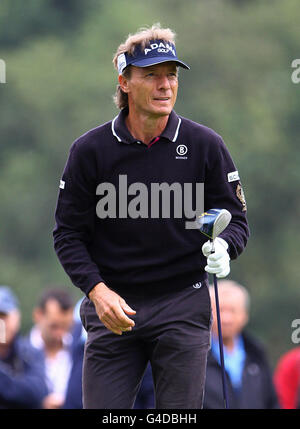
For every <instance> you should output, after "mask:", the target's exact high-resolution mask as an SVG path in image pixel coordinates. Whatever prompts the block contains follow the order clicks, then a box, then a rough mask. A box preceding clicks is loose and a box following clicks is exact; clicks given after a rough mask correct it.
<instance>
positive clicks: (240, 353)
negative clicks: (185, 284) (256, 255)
mask: <svg viewBox="0 0 300 429" xmlns="http://www.w3.org/2000/svg"><path fill="white" fill-rule="evenodd" d="M218 291H219V301H220V313H221V327H222V335H223V343H224V361H225V369H226V382H227V390H228V402H229V408H244V409H250V408H255V409H258V408H263V409H271V408H278V401H277V397H276V393H275V388H274V385H273V382H272V374H271V370H270V368H269V364H268V362H267V359H266V356H265V353H264V351H263V348H262V346H261V345H260V344H259V343H258V342H257V340H255V339H254V338H253V337H252V336H250V335H249V334H248V333H246V332H245V331H244V328H245V326H246V325H247V323H248V319H249V303H250V299H249V294H248V292H247V290H246V289H245V288H244V287H243V286H241V285H239V284H238V283H236V282H234V281H230V280H222V281H219V282H218ZM210 296H211V303H212V311H213V320H214V321H213V325H212V341H211V350H210V352H209V355H208V361H207V371H206V385H205V396H204V408H213V409H216V408H224V401H223V390H222V376H221V367H220V354H219V342H218V327H217V320H216V319H217V318H216V313H215V311H216V309H215V294H214V288H213V286H210Z"/></svg>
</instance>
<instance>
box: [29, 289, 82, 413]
mask: <svg viewBox="0 0 300 429" xmlns="http://www.w3.org/2000/svg"><path fill="white" fill-rule="evenodd" d="M73 307H74V304H73V299H72V297H71V296H70V294H69V293H68V292H67V291H66V290H64V289H63V288H58V287H55V288H52V287H51V288H47V289H45V290H44V291H43V294H42V296H41V297H40V300H39V302H38V305H37V306H36V307H35V308H34V311H33V318H34V321H35V324H34V326H33V327H32V329H31V332H30V335H29V338H30V342H31V344H32V346H34V347H35V348H36V349H38V350H40V351H41V352H42V356H43V362H44V365H45V380H46V383H47V386H48V390H49V394H48V395H47V396H46V397H45V398H44V400H43V408H46V409H55V408H79V409H80V408H82V361H83V353H84V341H82V339H81V330H82V324H81V322H78V321H77V322H76V321H75V320H74V313H73Z"/></svg>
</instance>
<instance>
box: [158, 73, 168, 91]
mask: <svg viewBox="0 0 300 429" xmlns="http://www.w3.org/2000/svg"><path fill="white" fill-rule="evenodd" d="M170 87H171V85H170V81H169V78H168V76H167V75H161V76H159V79H158V89H160V90H161V89H169V88H170Z"/></svg>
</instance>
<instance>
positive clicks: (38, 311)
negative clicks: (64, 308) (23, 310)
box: [32, 307, 43, 323]
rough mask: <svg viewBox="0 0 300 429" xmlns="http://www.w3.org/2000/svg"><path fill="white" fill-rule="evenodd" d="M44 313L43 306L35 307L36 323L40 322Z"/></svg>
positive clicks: (33, 315)
mask: <svg viewBox="0 0 300 429" xmlns="http://www.w3.org/2000/svg"><path fill="white" fill-rule="evenodd" d="M42 315H43V312H42V309H41V308H39V307H36V308H34V309H33V312H32V319H33V321H34V323H39V322H40V320H41V318H42Z"/></svg>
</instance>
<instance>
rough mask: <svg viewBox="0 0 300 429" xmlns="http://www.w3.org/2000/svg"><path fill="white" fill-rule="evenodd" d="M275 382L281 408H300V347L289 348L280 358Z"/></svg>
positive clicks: (275, 373)
mask: <svg viewBox="0 0 300 429" xmlns="http://www.w3.org/2000/svg"><path fill="white" fill-rule="evenodd" d="M274 384H275V388H276V391H277V395H278V399H279V403H280V406H281V408H285V409H299V408H300V347H295V348H293V349H292V350H289V351H288V352H286V353H285V354H284V355H283V356H282V357H281V358H280V359H279V362H278V364H277V367H276V369H275V371H274Z"/></svg>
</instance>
